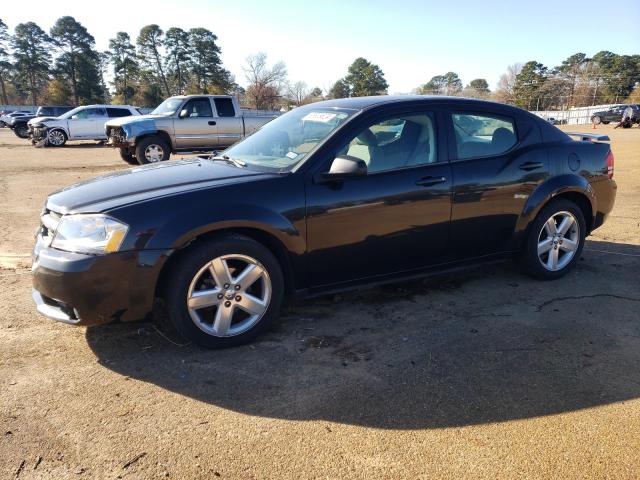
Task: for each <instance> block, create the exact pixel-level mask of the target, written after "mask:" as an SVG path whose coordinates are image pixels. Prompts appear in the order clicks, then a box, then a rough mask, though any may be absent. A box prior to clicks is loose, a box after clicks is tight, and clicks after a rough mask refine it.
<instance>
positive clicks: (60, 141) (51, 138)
mask: <svg viewBox="0 0 640 480" xmlns="http://www.w3.org/2000/svg"><path fill="white" fill-rule="evenodd" d="M47 143H48V144H49V145H51V146H52V147H62V146H63V145H64V144H65V143H67V134H66V133H64V132H63V131H62V130H59V129H55V130H50V131H49V133H47Z"/></svg>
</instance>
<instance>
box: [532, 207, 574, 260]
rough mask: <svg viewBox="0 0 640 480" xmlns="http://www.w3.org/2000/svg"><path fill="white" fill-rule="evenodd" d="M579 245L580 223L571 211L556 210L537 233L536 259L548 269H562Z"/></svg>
mask: <svg viewBox="0 0 640 480" xmlns="http://www.w3.org/2000/svg"><path fill="white" fill-rule="evenodd" d="M579 246H580V225H579V224H578V220H577V219H576V217H575V216H574V215H573V214H572V213H571V212H567V211H562V212H556V213H554V214H553V215H552V216H551V217H549V219H548V220H547V221H546V222H545V223H544V225H543V226H542V229H541V230H540V233H539V234H538V260H540V263H541V264H542V266H543V267H544V268H545V269H547V270H549V271H552V272H556V271H558V270H562V269H563V268H564V267H566V266H567V265H568V264H569V262H571V260H572V259H573V257H574V256H575V254H576V251H577V250H578V247H579Z"/></svg>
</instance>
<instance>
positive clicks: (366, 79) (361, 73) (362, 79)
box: [344, 57, 389, 97]
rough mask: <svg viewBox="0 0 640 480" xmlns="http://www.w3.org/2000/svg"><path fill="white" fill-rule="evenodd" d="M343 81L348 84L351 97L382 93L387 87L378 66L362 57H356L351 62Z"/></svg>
mask: <svg viewBox="0 0 640 480" xmlns="http://www.w3.org/2000/svg"><path fill="white" fill-rule="evenodd" d="M344 81H345V82H346V83H347V84H348V85H349V93H350V96H352V97H364V96H367V95H383V94H386V93H387V88H389V85H388V84H387V81H386V80H385V78H384V73H383V72H382V70H381V69H380V67H379V66H378V65H375V64H373V63H371V62H369V61H368V60H367V59H365V58H362V57H360V58H356V60H355V61H354V62H353V63H352V64H351V66H350V67H349V71H348V74H347V76H346V77H344Z"/></svg>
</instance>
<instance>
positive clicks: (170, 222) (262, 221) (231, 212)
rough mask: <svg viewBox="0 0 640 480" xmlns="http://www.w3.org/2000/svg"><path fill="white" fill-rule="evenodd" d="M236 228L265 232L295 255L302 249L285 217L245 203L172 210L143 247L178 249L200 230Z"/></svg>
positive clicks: (298, 235)
mask: <svg viewBox="0 0 640 480" xmlns="http://www.w3.org/2000/svg"><path fill="white" fill-rule="evenodd" d="M240 228H249V229H254V230H260V231H262V232H264V233H267V234H269V235H271V236H272V237H274V238H276V239H277V240H278V241H280V242H281V243H282V244H283V245H284V247H285V248H286V249H287V250H288V251H289V252H292V253H295V254H297V255H302V254H303V253H304V251H305V240H304V237H303V235H302V234H301V232H300V231H299V230H298V228H297V227H296V226H295V225H294V224H293V223H292V222H291V221H290V220H289V219H288V218H286V217H285V216H283V215H282V214H280V213H277V212H274V211H271V210H269V209H266V208H263V207H259V206H256V205H247V204H235V205H225V208H224V209H211V210H208V209H203V210H199V211H195V210H192V211H183V212H179V213H176V214H174V215H172V216H171V217H167V218H166V220H165V222H164V223H163V224H162V225H161V226H160V227H159V228H158V229H157V231H156V232H155V233H154V234H153V236H152V238H150V239H149V243H148V244H147V245H146V246H145V248H151V249H155V248H158V246H159V245H164V246H165V247H164V248H171V249H180V248H182V247H184V246H185V245H188V244H189V243H190V242H191V241H193V240H194V239H195V238H197V237H200V236H202V235H204V234H207V233H212V232H215V231H220V230H226V229H240Z"/></svg>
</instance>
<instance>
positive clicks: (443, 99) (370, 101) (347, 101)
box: [309, 95, 526, 114]
mask: <svg viewBox="0 0 640 480" xmlns="http://www.w3.org/2000/svg"><path fill="white" fill-rule="evenodd" d="M402 103H424V104H425V105H428V104H447V105H450V106H455V105H459V106H460V107H462V106H465V107H467V108H468V107H473V106H474V105H475V106H478V107H484V108H486V107H491V108H496V109H501V110H509V111H512V112H513V113H520V114H522V113H526V110H523V109H521V108H517V107H514V106H512V105H506V104H504V103H499V102H493V101H490V100H479V99H477V98H468V97H451V96H446V95H378V96H372V97H351V98H336V99H333V100H325V101H323V102H317V103H312V104H310V105H309V106H311V105H315V106H322V107H330V108H331V107H335V108H350V109H356V110H366V109H369V108H372V107H376V106H380V105H387V104H402Z"/></svg>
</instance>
